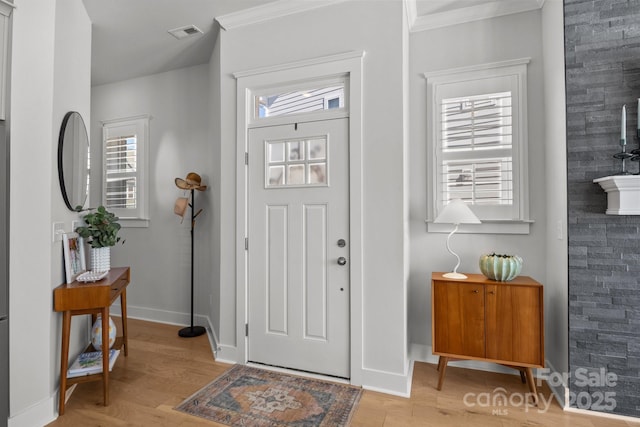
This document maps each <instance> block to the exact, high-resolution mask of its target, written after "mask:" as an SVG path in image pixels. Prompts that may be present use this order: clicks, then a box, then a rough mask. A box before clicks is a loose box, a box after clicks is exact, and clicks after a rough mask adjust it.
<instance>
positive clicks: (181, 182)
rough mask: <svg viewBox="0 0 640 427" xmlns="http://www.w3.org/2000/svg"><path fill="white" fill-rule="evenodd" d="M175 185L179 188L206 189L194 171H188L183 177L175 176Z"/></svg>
mask: <svg viewBox="0 0 640 427" xmlns="http://www.w3.org/2000/svg"><path fill="white" fill-rule="evenodd" d="M176 186H177V187H178V188H180V189H181V190H198V191H204V190H206V189H207V186H206V185H202V178H200V175H198V174H197V173H195V172H189V173H188V174H187V177H186V178H185V179H182V178H176Z"/></svg>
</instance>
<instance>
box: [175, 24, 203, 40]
mask: <svg viewBox="0 0 640 427" xmlns="http://www.w3.org/2000/svg"><path fill="white" fill-rule="evenodd" d="M168 33H169V34H171V35H172V36H173V37H175V38H177V39H178V40H179V39H184V38H187V37H193V36H197V35H198V34H203V32H202V30H201V29H200V28H198V27H196V26H195V25H187V26H186V27H180V28H174V29H173V30H169V31H168Z"/></svg>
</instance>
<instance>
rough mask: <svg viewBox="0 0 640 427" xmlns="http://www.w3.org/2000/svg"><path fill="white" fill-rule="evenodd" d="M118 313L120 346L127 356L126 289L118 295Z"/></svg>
mask: <svg viewBox="0 0 640 427" xmlns="http://www.w3.org/2000/svg"><path fill="white" fill-rule="evenodd" d="M120 311H121V313H122V345H123V347H124V355H125V356H128V355H129V339H128V337H129V333H128V332H127V288H124V289H123V290H122V293H121V294H120Z"/></svg>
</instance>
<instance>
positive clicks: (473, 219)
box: [433, 199, 480, 279]
mask: <svg viewBox="0 0 640 427" xmlns="http://www.w3.org/2000/svg"><path fill="white" fill-rule="evenodd" d="M433 222H434V223H439V224H454V225H455V227H454V228H453V231H452V232H451V233H449V235H448V236H447V250H448V251H449V253H450V254H451V255H453V256H455V257H456V259H457V260H458V263H457V264H456V267H455V268H454V269H453V272H451V273H446V274H444V275H443V276H444V277H446V278H447V279H466V278H467V276H465V275H464V274H462V273H458V267H460V257H459V256H458V254H456V253H455V252H453V251H452V250H451V246H449V240H451V236H453V233H455V232H456V231H458V226H459V225H460V224H480V220H479V219H478V217H477V216H476V215H475V214H474V213H473V212H472V211H471V209H469V207H468V206H467V204H466V203H465V202H463V201H462V200H460V199H455V200H452V201H451V202H449V204H447V205H445V206H444V208H442V211H440V214H439V215H438V217H437V218H436V219H435V221H433Z"/></svg>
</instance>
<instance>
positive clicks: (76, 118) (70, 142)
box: [58, 111, 89, 211]
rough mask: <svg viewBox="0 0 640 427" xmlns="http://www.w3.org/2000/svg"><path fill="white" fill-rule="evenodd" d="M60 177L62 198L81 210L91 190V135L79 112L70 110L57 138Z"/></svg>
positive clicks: (71, 208) (70, 207) (69, 206)
mask: <svg viewBox="0 0 640 427" xmlns="http://www.w3.org/2000/svg"><path fill="white" fill-rule="evenodd" d="M58 178H59V179H60V190H61V191H62V198H63V199H64V203H65V204H66V205H67V207H68V208H69V209H70V210H72V211H80V210H82V207H83V206H84V203H85V201H86V200H87V195H88V193H89V137H88V136H87V128H86V127H85V125H84V120H82V116H81V115H80V113H78V112H76V111H69V112H68V113H67V114H65V116H64V119H63V120H62V126H60V137H59V138H58Z"/></svg>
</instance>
